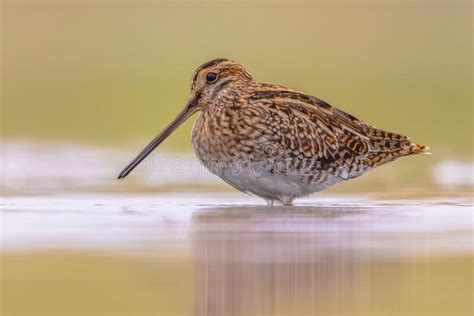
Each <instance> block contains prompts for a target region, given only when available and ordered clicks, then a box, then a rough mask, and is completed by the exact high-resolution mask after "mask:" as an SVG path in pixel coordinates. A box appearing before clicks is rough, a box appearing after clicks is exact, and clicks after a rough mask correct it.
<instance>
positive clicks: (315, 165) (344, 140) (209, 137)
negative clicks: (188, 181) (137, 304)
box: [119, 59, 426, 205]
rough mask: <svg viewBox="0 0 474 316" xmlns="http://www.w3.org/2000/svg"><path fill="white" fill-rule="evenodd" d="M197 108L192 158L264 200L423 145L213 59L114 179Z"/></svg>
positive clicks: (288, 200)
mask: <svg viewBox="0 0 474 316" xmlns="http://www.w3.org/2000/svg"><path fill="white" fill-rule="evenodd" d="M197 111H201V113H200V115H199V117H198V119H197V121H196V123H195V125H194V128H193V132H192V143H193V146H194V150H195V151H196V155H197V157H198V158H199V160H200V161H201V162H202V163H203V164H204V166H206V167H207V168H208V169H209V170H210V171H211V172H212V173H214V174H216V175H218V176H219V177H221V178H222V179H223V180H224V181H226V182H227V183H229V184H230V185H232V186H233V187H235V188H237V189H238V190H240V191H243V192H247V193H251V194H255V195H257V196H260V197H262V198H264V199H265V200H267V202H268V203H269V204H271V205H273V203H274V202H275V201H277V202H281V203H282V204H284V205H291V204H292V202H293V199H295V198H298V197H302V196H306V195H309V194H311V193H314V192H317V191H320V190H323V189H325V188H327V187H329V186H331V185H333V184H335V183H338V182H341V181H344V180H348V179H351V178H355V177H358V176H360V175H362V174H363V173H365V172H366V171H368V170H370V169H373V168H375V167H377V166H380V165H382V164H384V163H386V162H389V161H392V160H394V159H396V158H399V157H403V156H407V155H411V154H418V153H422V152H424V151H425V150H426V148H425V147H424V146H421V145H417V144H415V143H413V142H411V141H410V139H409V138H408V137H406V136H402V135H399V134H395V133H390V132H386V131H383V130H381V129H378V128H375V127H373V126H371V125H369V124H367V123H365V122H363V121H361V120H359V119H357V118H355V117H354V116H352V115H350V114H348V113H345V112H343V111H341V110H339V109H337V108H334V107H332V106H330V105H329V104H327V103H326V102H324V101H323V100H321V99H318V98H316V97H313V96H311V95H308V94H306V93H303V92H300V91H296V90H293V89H289V88H286V87H282V86H277V85H271V84H264V83H259V82H257V81H256V80H254V79H253V77H252V76H251V75H250V74H249V73H248V72H247V71H246V70H245V69H244V68H243V67H242V66H241V65H239V64H238V63H236V62H234V61H231V60H227V59H215V60H212V61H210V62H208V63H205V64H203V65H201V66H200V67H199V68H198V69H197V70H196V71H195V73H194V75H193V77H192V81H191V94H190V97H189V102H188V104H187V105H186V107H185V108H184V109H183V110H182V112H181V113H180V114H179V115H178V116H177V118H176V119H175V120H174V121H173V122H171V123H170V124H169V125H168V127H166V128H165V130H164V131H163V132H162V133H161V134H160V135H158V136H157V137H156V138H155V139H154V140H153V141H152V142H151V143H150V145H148V146H147V147H146V148H145V149H144V150H143V151H142V152H141V153H140V154H139V155H138V157H137V158H136V159H135V160H134V161H132V163H130V165H129V166H127V168H125V169H124V171H122V173H121V174H120V176H119V178H123V177H125V176H126V175H128V173H130V171H131V170H133V168H135V167H136V166H137V165H138V164H139V163H140V162H141V161H142V160H143V159H144V158H145V157H146V156H147V155H148V154H149V153H150V152H151V151H152V150H153V149H154V148H156V147H157V146H158V145H159V144H160V143H161V142H162V141H163V140H164V139H165V138H166V137H167V136H168V135H169V134H171V133H172V132H173V131H174V130H175V129H176V128H177V127H178V126H179V125H180V124H181V123H182V122H184V121H185V120H186V119H187V118H188V117H190V116H191V115H192V114H193V113H195V112H197Z"/></svg>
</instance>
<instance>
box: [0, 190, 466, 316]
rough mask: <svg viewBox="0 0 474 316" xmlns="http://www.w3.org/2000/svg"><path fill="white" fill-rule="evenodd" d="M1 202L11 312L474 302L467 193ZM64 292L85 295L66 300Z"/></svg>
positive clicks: (296, 311)
mask: <svg viewBox="0 0 474 316" xmlns="http://www.w3.org/2000/svg"><path fill="white" fill-rule="evenodd" d="M1 204H2V205H1V207H2V210H1V219H2V243H1V249H2V250H1V256H2V263H3V268H2V273H3V278H2V287H5V288H4V289H7V290H6V291H5V293H6V294H5V295H4V301H5V304H4V307H3V308H4V311H5V312H6V314H25V315H26V314H34V313H36V312H37V311H47V314H48V315H53V314H58V315H69V314H74V313H69V312H70V311H71V309H73V310H76V311H80V313H82V314H88V315H104V314H114V315H316V314H318V315H319V314H324V315H380V314H381V313H383V314H384V315H469V314H470V313H471V312H472V308H473V305H472V302H471V297H472V295H473V294H474V293H473V270H472V263H473V258H474V256H473V249H474V243H473V216H472V211H473V208H472V199H471V197H470V196H456V197H449V196H440V197H429V198H414V199H393V198H392V199H387V198H378V197H375V196H362V195H353V196H346V195H320V196H317V197H314V198H311V199H302V200H299V201H298V203H297V205H296V206H295V207H267V206H264V205H263V201H260V200H259V199H256V198H251V197H246V196H245V195H239V194H222V193H216V194H212V195H211V194H203V193H182V194H60V195H42V196H14V195H11V196H5V197H3V198H2V201H1ZM85 280H87V281H85ZM103 291H105V292H106V293H107V294H106V295H104V293H103ZM447 291H449V293H448V292H447ZM61 293H62V294H61ZM64 293H69V295H74V298H69V299H68V300H67V301H66V302H64V303H59V304H58V303H57V300H56V299H55V297H56V296H57V295H60V296H61V295H65V294H64ZM66 296H67V295H66ZM25 297H26V298H27V299H28V300H29V301H31V304H28V305H24V304H22V300H23V299H25ZM122 300H127V302H128V305H127V306H128V308H121V306H123V304H122V303H120V301H122Z"/></svg>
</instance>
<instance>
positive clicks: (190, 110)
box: [117, 102, 196, 179]
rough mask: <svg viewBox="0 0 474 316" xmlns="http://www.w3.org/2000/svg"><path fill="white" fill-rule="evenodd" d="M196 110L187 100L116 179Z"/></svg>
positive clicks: (133, 166)
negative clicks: (182, 107) (179, 110)
mask: <svg viewBox="0 0 474 316" xmlns="http://www.w3.org/2000/svg"><path fill="white" fill-rule="evenodd" d="M194 112H196V106H195V104H194V102H189V103H188V104H187V105H186V106H185V107H184V109H183V110H181V112H180V113H179V114H178V115H177V116H176V118H175V119H174V120H173V121H172V122H171V123H169V124H168V126H166V127H165V129H164V130H163V131H162V132H161V133H160V134H158V136H156V137H155V138H154V139H153V140H152V141H151V142H150V143H149V144H148V145H147V146H146V147H145V148H144V149H143V150H142V151H141V153H139V154H138V156H137V157H136V158H135V159H133V160H132V162H130V163H129V164H128V166H127V167H125V169H123V171H122V172H121V173H120V174H119V176H118V178H117V179H123V178H125V177H126V176H127V175H128V174H129V173H130V172H132V170H133V169H135V167H136V166H138V165H139V164H140V162H142V161H143V159H145V158H146V156H148V155H149V154H150V153H151V152H152V151H153V150H154V149H155V148H156V147H158V145H160V144H161V142H162V141H164V140H165V139H166V138H167V137H168V136H170V135H171V133H173V132H174V130H175V129H177V128H178V127H179V126H180V125H181V124H182V123H183V122H184V121H186V120H187V119H188V118H189V117H190V116H191V115H193V114H194Z"/></svg>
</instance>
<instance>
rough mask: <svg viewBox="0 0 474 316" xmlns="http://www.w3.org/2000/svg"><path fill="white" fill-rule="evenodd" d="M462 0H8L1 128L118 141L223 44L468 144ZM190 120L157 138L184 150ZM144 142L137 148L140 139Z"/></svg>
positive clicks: (378, 118) (150, 117) (464, 150)
mask: <svg viewBox="0 0 474 316" xmlns="http://www.w3.org/2000/svg"><path fill="white" fill-rule="evenodd" d="M471 9H472V6H471V3H470V2H469V1H468V2H456V1H441V2H430V1H420V2H405V1H399V2H394V1H364V2H360V1H334V2H326V1H325V2H304V3H293V2H291V3H290V2H287V3H281V2H272V1H269V2H256V3H254V2H252V3H240V2H227V3H221V2H212V1H210V2H199V3H195V2H192V3H188V2H168V1H146V2H142V1H137V2H135V1H130V2H126V1H125V2H115V1H87V2H85V1H51V2H49V1H34V2H29V1H3V2H2V16H1V19H2V23H1V26H2V88H3V89H2V120H1V123H2V124H1V128H2V133H1V134H2V137H3V138H9V139H11V138H12V137H14V138H22V139H25V138H26V139H35V140H36V139H39V140H60V141H66V142H68V143H70V142H78V143H89V144H94V145H101V146H123V145H124V144H126V143H127V141H130V140H131V141H134V140H137V139H138V140H140V141H144V140H148V139H149V138H151V137H152V136H154V135H155V134H156V133H157V132H158V131H159V130H160V129H161V128H162V127H163V125H164V124H166V123H167V122H168V121H169V120H170V119H171V118H172V117H173V115H174V114H175V113H176V112H177V111H178V110H179V109H180V108H181V106H183V105H184V103H185V102H186V99H187V96H188V93H189V80H190V77H191V75H192V73H193V71H194V70H195V68H196V67H197V66H199V65H200V64H201V63H203V62H205V61H207V60H210V59H213V58H216V57H226V58H231V59H235V60H237V61H238V62H240V63H242V64H243V65H244V66H245V67H247V68H248V69H249V71H250V72H251V73H252V74H253V75H254V77H255V78H256V79H258V80H259V81H263V82H271V83H275V84H281V85H287V86H290V87H293V88H297V89H300V90H303V91H306V92H309V93H311V94H313V95H316V96H318V97H320V98H323V99H325V100H326V101H328V102H329V103H331V104H332V105H334V106H337V107H340V108H342V109H343V110H346V111H348V112H350V113H352V114H354V115H356V116H358V117H360V118H362V119H364V120H366V121H367V122H369V123H371V124H373V125H375V126H378V127H383V128H384V129H387V130H392V131H396V132H399V133H403V134H407V135H409V136H411V138H412V139H413V140H415V141H417V142H419V143H422V144H426V145H429V146H431V148H432V150H433V152H434V153H436V154H437V157H439V154H441V155H456V156H464V157H470V156H471V155H472V134H471V132H472V119H473V116H472V114H473V113H472V28H471V26H472V24H471V23H472V10H471ZM191 121H192V120H190V122H188V123H187V125H186V126H185V127H184V128H181V129H180V130H179V131H178V132H176V135H174V136H173V137H172V141H168V142H166V144H165V146H166V147H168V148H172V149H177V150H183V151H190V150H191V145H190V141H189V134H190V129H191V126H192V123H191ZM137 150H138V148H137Z"/></svg>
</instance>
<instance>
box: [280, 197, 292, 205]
mask: <svg viewBox="0 0 474 316" xmlns="http://www.w3.org/2000/svg"><path fill="white" fill-rule="evenodd" d="M293 199H294V198H293V197H292V196H284V197H282V198H281V203H282V204H283V206H293Z"/></svg>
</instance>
